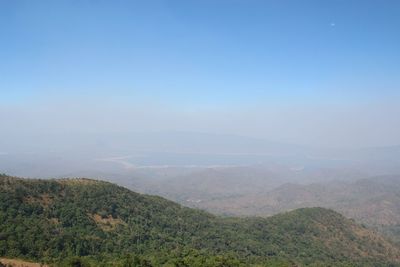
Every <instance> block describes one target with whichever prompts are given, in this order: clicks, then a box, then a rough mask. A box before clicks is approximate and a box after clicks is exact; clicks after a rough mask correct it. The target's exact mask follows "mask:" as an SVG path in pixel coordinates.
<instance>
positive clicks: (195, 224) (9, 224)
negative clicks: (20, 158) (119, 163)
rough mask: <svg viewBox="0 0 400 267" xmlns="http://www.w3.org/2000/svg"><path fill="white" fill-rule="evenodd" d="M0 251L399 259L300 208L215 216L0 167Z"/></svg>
mask: <svg viewBox="0 0 400 267" xmlns="http://www.w3.org/2000/svg"><path fill="white" fill-rule="evenodd" d="M0 256H3V257H9V258H23V259H30V260H36V261H40V262H46V263H52V264H53V265H55V266H194V267H196V266H400V250H399V248H398V247H396V246H395V245H393V244H392V243H390V242H389V241H386V240H385V239H384V238H382V237H381V236H379V235H378V234H376V233H375V232H372V231H370V230H368V229H366V228H364V227H362V226H359V225H357V224H355V223H354V222H352V221H351V220H348V219H346V218H344V217H343V216H342V215H340V214H338V213H336V212H334V211H331V210H327V209H322V208H306V209H299V210H295V211H292V212H288V213H284V214H279V215H276V216H273V217H269V218H245V219H239V218H221V217H216V216H213V215H211V214H209V213H206V212H203V211H199V210H194V209H190V208H184V207H182V206H180V205H178V204H176V203H173V202H171V201H168V200H165V199H163V198H160V197H155V196H148V195H141V194H138V193H135V192H132V191H130V190H128V189H125V188H123V187H119V186H117V185H114V184H111V183H107V182H102V181H95V180H90V179H61V180H29V179H20V178H14V177H9V176H6V175H1V176H0Z"/></svg>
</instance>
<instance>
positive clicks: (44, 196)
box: [24, 194, 53, 208]
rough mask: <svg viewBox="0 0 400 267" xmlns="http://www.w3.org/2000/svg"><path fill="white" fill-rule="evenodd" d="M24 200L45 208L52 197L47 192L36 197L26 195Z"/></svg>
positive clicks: (51, 200)
mask: <svg viewBox="0 0 400 267" xmlns="http://www.w3.org/2000/svg"><path fill="white" fill-rule="evenodd" d="M24 200H25V201H26V202H27V203H31V204H33V203H37V204H39V205H41V206H42V207H44V208H47V207H48V206H49V205H50V204H51V203H52V202H53V198H52V197H51V196H50V195H49V194H42V195H40V196H38V197H32V196H28V197H26V198H25V199H24Z"/></svg>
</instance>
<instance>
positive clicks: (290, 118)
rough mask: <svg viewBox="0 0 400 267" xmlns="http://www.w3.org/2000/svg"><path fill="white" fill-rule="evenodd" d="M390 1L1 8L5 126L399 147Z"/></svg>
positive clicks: (399, 54) (9, 4)
mask: <svg viewBox="0 0 400 267" xmlns="http://www.w3.org/2000/svg"><path fill="white" fill-rule="evenodd" d="M399 14H400V1H397V0H393V1H386V0H375V1H368V0H359V1H354V0H353V1H352V0H341V1H339V0H336V1H334V0H330V1H329V0H327V1H321V0H315V1H307V0H304V1H297V0H292V1H289V0H287V1H285V0H283V1H282V0H280V1H255V0H249V1H244V0H242V1H237V0H227V1H223V0H219V1H216V0H213V1H206V0H199V1H187V0H182V1H118V0H117V1H78V0H70V1H63V0H57V1H40V0H38V1H29V0H28V1H18V0H1V1H0V119H1V120H2V122H3V127H7V128H8V129H9V130H10V131H11V132H12V131H18V130H20V129H21V128H23V127H25V128H26V129H27V131H28V132H29V131H39V130H40V129H41V130H46V131H47V130H54V131H57V130H60V131H63V130H67V129H68V130H76V131H79V130H82V131H89V130H98V131H108V130H116V131H132V130H144V131H146V130H151V131H158V130H160V131H163V130H187V131H202V132H216V133H232V134H241V135H249V136H257V137H263V138H267V139H272V140H278V141H288V142H294V143H302V144H316V145H335V146H336V145H352V144H355V145H361V146H368V145H394V144H400V138H399V136H400V126H399V125H400V120H399V117H400V108H399V106H400V15H399Z"/></svg>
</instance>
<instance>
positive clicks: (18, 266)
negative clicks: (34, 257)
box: [0, 258, 49, 267]
mask: <svg viewBox="0 0 400 267" xmlns="http://www.w3.org/2000/svg"><path fill="white" fill-rule="evenodd" d="M0 262H1V263H2V264H4V265H6V266H12V267H49V266H48V265H46V264H41V263H35V262H29V261H23V260H16V259H6V258H0Z"/></svg>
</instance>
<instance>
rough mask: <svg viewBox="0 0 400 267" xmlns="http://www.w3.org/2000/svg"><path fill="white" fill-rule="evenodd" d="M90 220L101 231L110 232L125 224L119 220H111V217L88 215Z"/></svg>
mask: <svg viewBox="0 0 400 267" xmlns="http://www.w3.org/2000/svg"><path fill="white" fill-rule="evenodd" d="M88 215H89V217H90V218H92V219H93V221H94V222H95V223H96V224H97V225H98V226H99V227H100V228H101V229H102V230H103V231H112V230H114V229H115V228H116V227H117V226H118V225H126V223H125V222H124V221H123V220H121V219H120V218H113V217H112V216H111V215H108V216H107V217H104V218H103V217H102V216H101V215H99V214H88Z"/></svg>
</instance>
